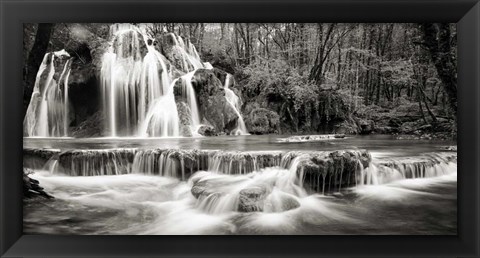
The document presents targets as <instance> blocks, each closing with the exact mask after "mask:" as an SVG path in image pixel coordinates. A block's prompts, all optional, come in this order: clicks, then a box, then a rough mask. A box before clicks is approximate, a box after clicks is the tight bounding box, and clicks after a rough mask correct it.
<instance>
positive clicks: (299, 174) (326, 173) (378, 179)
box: [24, 148, 457, 193]
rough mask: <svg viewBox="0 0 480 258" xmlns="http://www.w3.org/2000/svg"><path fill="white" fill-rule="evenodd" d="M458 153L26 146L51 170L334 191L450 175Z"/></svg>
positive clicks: (33, 162) (35, 161) (32, 159)
mask: <svg viewBox="0 0 480 258" xmlns="http://www.w3.org/2000/svg"><path fill="white" fill-rule="evenodd" d="M456 159H457V155H456V153H455V152H440V153H426V154H424V155H421V156H416V157H405V158H400V159H399V158H397V159H389V158H384V159H381V158H380V159H375V160H372V157H371V155H370V153H369V152H368V151H367V150H336V151H288V152H284V151H243V152H242V151H220V150H196V149H192V150H181V149H137V148H129V149H128V148H125V149H90V150H65V151H61V150H59V149H32V148H25V149H24V167H25V168H30V169H37V170H38V169H45V168H46V169H48V170H49V171H50V172H51V173H53V174H60V175H61V174H65V175H70V176H103V175H122V174H132V173H137V174H138V173H139V174H148V175H159V176H167V177H174V178H178V179H181V180H187V179H189V178H190V177H191V176H192V175H193V174H194V173H195V172H198V171H210V172H216V173H219V174H223V175H246V174H250V173H252V172H259V171H261V170H262V169H267V168H274V167H275V168H280V169H284V170H289V171H291V172H293V174H294V177H295V178H296V180H298V183H299V185H301V186H303V187H305V188H306V189H308V190H310V191H314V192H319V193H331V192H334V191H339V190H341V189H342V188H348V187H352V186H356V185H357V184H379V183H387V182H391V181H393V180H398V179H405V178H422V177H434V176H439V175H443V174H447V173H448V169H447V168H446V167H447V166H448V165H449V164H451V163H456Z"/></svg>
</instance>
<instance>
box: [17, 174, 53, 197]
mask: <svg viewBox="0 0 480 258" xmlns="http://www.w3.org/2000/svg"><path fill="white" fill-rule="evenodd" d="M32 173H33V171H31V170H29V169H25V168H24V169H23V198H27V199H30V198H36V197H42V198H46V199H52V198H53V196H51V195H49V194H48V193H46V192H45V191H44V190H43V187H41V186H40V182H39V181H38V180H35V179H32V178H30V177H29V176H28V175H30V174H32Z"/></svg>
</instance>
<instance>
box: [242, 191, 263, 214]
mask: <svg viewBox="0 0 480 258" xmlns="http://www.w3.org/2000/svg"><path fill="white" fill-rule="evenodd" d="M266 194H267V191H266V189H265V188H264V187H260V186H258V187H250V188H246V189H243V190H241V191H240V195H239V199H238V200H239V203H238V211H240V212H255V211H263V206H264V201H265V197H266Z"/></svg>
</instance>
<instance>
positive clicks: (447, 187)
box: [24, 154, 457, 234]
mask: <svg viewBox="0 0 480 258" xmlns="http://www.w3.org/2000/svg"><path fill="white" fill-rule="evenodd" d="M167 155H168V154H167ZM301 159H302V158H301V157H299V158H296V159H294V160H292V161H291V162H289V163H291V165H290V168H289V169H282V168H279V167H271V168H266V169H262V170H259V171H257V172H254V173H250V174H246V175H224V174H219V173H217V172H198V173H196V174H194V175H193V176H192V177H191V178H190V180H189V181H188V182H185V181H183V182H182V181H179V180H178V179H174V178H171V177H168V175H165V176H166V177H164V176H150V175H139V174H130V175H117V176H95V177H69V176H59V175H52V174H49V173H44V172H37V173H35V174H33V175H32V177H33V178H35V179H37V180H39V181H40V182H41V184H42V186H43V187H45V190H46V191H47V192H49V193H51V194H53V195H54V196H55V197H56V199H55V202H54V203H50V204H48V209H45V208H44V205H43V206H40V207H38V208H28V206H27V210H26V213H25V216H26V217H25V222H26V223H25V224H24V225H26V226H27V231H29V230H28V227H30V229H32V227H33V232H41V233H54V232H56V233H58V232H59V231H58V230H71V231H67V232H70V233H77V234H82V232H83V233H85V232H84V231H80V232H77V231H76V230H77V229H81V230H87V232H90V233H91V234H92V233H96V234H311V233H315V234H319V233H320V234H358V233H360V234H365V233H369V234H391V233H392V232H403V233H412V234H424V233H425V232H430V233H431V232H444V233H445V232H447V233H449V232H450V233H452V232H453V233H454V232H455V231H454V227H455V225H456V220H455V219H454V218H451V217H449V216H453V215H454V214H455V213H454V212H455V207H451V205H452V201H454V200H455V198H456V197H455V196H454V195H450V192H451V191H452V189H455V185H456V181H457V177H456V169H454V167H450V168H449V171H448V172H447V173H446V174H445V175H442V176H435V177H427V178H416V179H399V180H394V181H392V182H390V183H385V184H378V185H373V184H372V185H359V186H357V187H353V188H351V189H349V190H348V191H347V192H346V193H345V194H340V195H336V196H335V197H329V196H323V195H319V194H309V193H307V192H306V191H305V189H304V188H303V187H301V186H300V184H299V177H298V176H297V173H296V171H297V169H296V166H297V165H298V164H300V163H301ZM164 166H167V167H168V166H170V167H171V166H174V165H172V164H168V163H165V164H164ZM167 170H168V169H167ZM167 170H166V171H167ZM425 176H428V175H427V174H425ZM432 176H433V174H432ZM201 184H204V185H207V186H208V188H206V190H207V191H208V193H207V194H203V195H200V196H199V197H198V198H196V197H194V195H192V191H191V189H192V187H193V186H195V185H201ZM252 188H254V189H264V190H265V193H264V196H263V199H262V201H261V202H259V204H258V205H259V208H261V210H262V211H263V212H246V213H245V212H240V211H239V204H240V203H241V200H240V199H241V197H240V195H241V191H242V190H243V189H252ZM352 198H353V200H354V201H352ZM57 203H58V205H57ZM66 207H68V208H66ZM412 209H414V210H415V212H413V213H412V212H411V211H412ZM452 209H453V210H452ZM52 211H53V213H52ZM42 213H44V214H50V216H45V215H41V214H42ZM439 213H442V214H443V213H444V215H443V216H442V217H441V219H440V218H439V219H437V220H432V219H428V218H430V217H431V216H435V215H436V214H437V215H438V214H439ZM446 216H447V217H446ZM39 218H41V219H40V220H39ZM69 218H78V219H74V220H73V221H78V222H74V224H73V225H77V224H75V223H78V225H77V226H76V227H74V226H72V227H69V226H67V227H66V226H65V224H62V223H59V222H58V221H62V220H64V219H69ZM50 220H52V221H51V222H49V223H47V224H45V221H50ZM37 221H38V223H39V224H38V226H32V225H35V224H36V223H37ZM69 223H70V222H69ZM57 224H58V225H57ZM45 225H48V226H47V227H46V226H45ZM35 227H36V228H35ZM90 230H91V231H90ZM452 230H453V231H452ZM60 232H64V233H65V231H60Z"/></svg>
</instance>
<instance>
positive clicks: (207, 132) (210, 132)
mask: <svg viewBox="0 0 480 258" xmlns="http://www.w3.org/2000/svg"><path fill="white" fill-rule="evenodd" d="M198 133H199V134H200V135H203V136H216V135H217V132H216V131H215V128H214V127H213V126H211V125H202V126H200V128H199V129H198Z"/></svg>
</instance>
